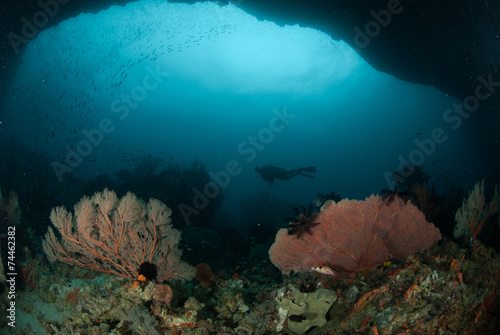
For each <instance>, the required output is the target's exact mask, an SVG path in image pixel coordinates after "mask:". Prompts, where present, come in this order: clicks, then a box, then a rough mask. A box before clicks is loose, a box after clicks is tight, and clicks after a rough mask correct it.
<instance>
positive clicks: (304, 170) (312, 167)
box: [299, 166, 316, 173]
mask: <svg viewBox="0 0 500 335" xmlns="http://www.w3.org/2000/svg"><path fill="white" fill-rule="evenodd" d="M299 170H300V171H302V172H312V173H314V172H316V168H315V167H314V166H310V167H305V168H300V169H299Z"/></svg>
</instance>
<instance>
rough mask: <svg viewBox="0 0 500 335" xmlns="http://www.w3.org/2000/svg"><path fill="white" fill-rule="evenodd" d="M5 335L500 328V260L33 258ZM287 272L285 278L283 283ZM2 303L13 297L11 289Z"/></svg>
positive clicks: (474, 251) (471, 253)
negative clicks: (355, 265) (282, 266)
mask: <svg viewBox="0 0 500 335" xmlns="http://www.w3.org/2000/svg"><path fill="white" fill-rule="evenodd" d="M21 269H22V270H21V273H20V275H22V277H23V282H24V283H25V285H24V286H23V287H18V291H17V292H16V312H15V313H16V314H15V326H16V327H10V326H9V325H8V322H9V319H6V318H2V319H1V320H0V328H2V330H1V331H0V333H1V334H82V335H84V334H85V335H87V334H149V335H150V334H169V335H170V334H220V335H222V334H274V333H281V334H301V333H307V334H497V333H498V330H499V329H500V321H499V320H500V318H499V317H500V306H499V305H500V304H499V292H500V257H499V255H498V254H497V253H496V252H495V251H494V250H493V249H490V248H486V247H484V246H483V245H481V244H479V243H478V244H476V245H474V246H471V247H469V248H466V249H462V248H459V247H458V246H457V245H456V244H455V243H454V242H451V241H447V242H442V243H441V244H440V245H439V246H434V247H433V248H432V249H430V250H427V251H424V252H421V253H419V254H416V255H413V256H411V257H409V258H407V259H406V260H404V261H393V262H392V263H391V262H386V263H384V265H381V266H379V267H377V268H376V269H375V270H373V271H370V272H366V273H363V272H362V273H357V274H350V273H342V274H340V273H339V274H337V275H336V276H333V277H332V276H327V275H322V274H319V273H315V272H311V273H306V274H293V275H292V276H290V277H280V276H277V275H276V273H277V270H276V269H275V268H274V267H273V266H272V265H271V264H270V263H266V262H263V263H262V264H261V265H260V266H253V267H248V268H243V267H242V268H239V269H234V270H233V271H225V272H223V271H218V272H217V271H214V273H213V274H212V273H211V269H210V268H209V267H208V266H202V267H199V271H202V272H205V273H204V274H200V275H198V276H197V280H193V281H191V282H188V283H183V284H180V283H177V284H176V283H174V284H169V285H166V284H157V283H154V282H147V281H130V280H126V279H122V278H117V277H113V276H110V275H103V274H101V273H95V272H89V271H87V270H83V269H80V268H78V267H71V266H67V265H65V264H61V263H55V264H52V265H49V264H48V263H47V262H46V260H45V258H44V257H42V256H40V255H38V256H37V257H27V260H26V261H25V262H24V263H23V264H22V266H21ZM280 279H281V280H280ZM1 299H2V300H1V301H2V309H3V310H5V308H6V307H5V306H6V304H7V303H8V301H7V295H6V294H3V295H2V298H1Z"/></svg>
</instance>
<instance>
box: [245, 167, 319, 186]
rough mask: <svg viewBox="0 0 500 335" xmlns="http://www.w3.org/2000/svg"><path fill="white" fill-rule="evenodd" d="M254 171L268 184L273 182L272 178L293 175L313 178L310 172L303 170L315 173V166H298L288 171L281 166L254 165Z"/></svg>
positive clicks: (286, 177)
mask: <svg viewBox="0 0 500 335" xmlns="http://www.w3.org/2000/svg"><path fill="white" fill-rule="evenodd" d="M255 172H257V173H258V174H260V176H261V177H262V179H264V181H267V182H269V186H271V185H272V184H273V183H274V179H281V180H288V179H291V178H293V177H295V176H298V175H301V176H304V177H308V178H314V176H311V175H310V174H305V173H304V172H309V173H315V172H316V168H315V167H314V166H311V167H306V168H298V169H293V170H290V171H286V170H285V169H283V168H280V167H276V166H272V165H266V166H264V167H256V168H255Z"/></svg>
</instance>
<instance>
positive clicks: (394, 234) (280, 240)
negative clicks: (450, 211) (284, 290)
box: [269, 196, 441, 274]
mask: <svg viewBox="0 0 500 335" xmlns="http://www.w3.org/2000/svg"><path fill="white" fill-rule="evenodd" d="M314 220H315V222H318V223H319V224H316V225H315V226H314V227H313V228H312V229H311V234H310V235H303V236H302V237H301V238H298V239H297V238H295V236H289V233H288V231H287V230H286V229H281V230H280V231H279V232H278V234H277V235H276V241H275V242H274V244H273V245H272V246H271V249H270V250H269V256H270V259H271V261H272V262H273V264H274V265H275V266H276V267H277V268H278V269H280V270H281V272H282V273H284V274H289V273H290V272H291V271H296V272H307V271H311V270H313V269H314V268H316V267H318V266H319V267H321V266H329V267H331V268H333V269H340V270H345V271H360V270H363V269H372V268H374V267H375V266H376V265H378V264H382V263H383V262H385V261H386V260H387V259H388V258H389V257H390V256H392V257H395V258H400V259H403V258H405V257H407V256H409V255H412V254H414V253H416V252H419V251H421V250H425V249H427V248H429V247H431V246H432V245H433V244H434V243H436V242H437V241H438V240H440V239H441V234H440V233H439V230H438V229H437V228H436V227H434V225H433V224H431V223H428V222H427V221H426V220H425V216H424V214H423V213H422V212H421V211H420V210H419V209H418V208H417V207H415V206H414V205H413V204H411V203H410V202H404V201H403V200H402V199H400V198H399V197H396V198H395V200H394V201H392V202H391V203H388V202H385V201H383V200H382V198H380V197H379V196H371V197H369V198H367V199H366V200H365V201H356V200H342V201H340V202H338V203H335V202H333V201H327V202H326V203H325V204H324V205H323V207H321V211H320V212H319V213H318V215H317V216H316V217H315V219H314Z"/></svg>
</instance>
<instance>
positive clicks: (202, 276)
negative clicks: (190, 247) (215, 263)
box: [194, 263, 215, 288]
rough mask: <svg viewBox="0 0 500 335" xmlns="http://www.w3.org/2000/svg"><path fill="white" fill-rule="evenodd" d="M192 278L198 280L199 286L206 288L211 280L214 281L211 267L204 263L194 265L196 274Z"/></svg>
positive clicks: (210, 284)
mask: <svg viewBox="0 0 500 335" xmlns="http://www.w3.org/2000/svg"><path fill="white" fill-rule="evenodd" d="M194 279H196V280H197V281H199V282H200V284H201V286H203V287H206V288H208V287H210V286H212V282H213V281H214V279H215V276H214V274H213V272H212V269H211V268H210V265H208V264H205V263H200V264H198V265H196V275H195V277H194Z"/></svg>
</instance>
